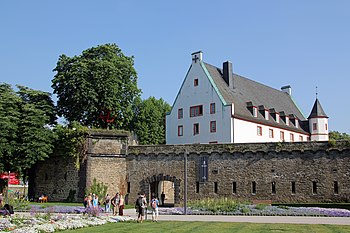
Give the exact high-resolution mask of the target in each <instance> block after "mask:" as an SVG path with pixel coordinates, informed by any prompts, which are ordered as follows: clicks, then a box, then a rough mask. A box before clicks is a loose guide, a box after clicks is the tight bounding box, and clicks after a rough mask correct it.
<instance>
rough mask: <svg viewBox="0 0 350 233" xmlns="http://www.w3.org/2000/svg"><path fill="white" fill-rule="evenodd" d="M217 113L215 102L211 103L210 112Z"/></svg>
mask: <svg viewBox="0 0 350 233" xmlns="http://www.w3.org/2000/svg"><path fill="white" fill-rule="evenodd" d="M214 113H215V103H211V104H210V114H214Z"/></svg>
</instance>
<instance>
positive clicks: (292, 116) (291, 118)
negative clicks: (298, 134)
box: [289, 114, 299, 128]
mask: <svg viewBox="0 0 350 233" xmlns="http://www.w3.org/2000/svg"><path fill="white" fill-rule="evenodd" d="M289 120H290V121H291V122H292V123H293V124H294V125H295V127H297V128H298V127H299V121H298V118H297V117H296V116H295V115H294V114H289Z"/></svg>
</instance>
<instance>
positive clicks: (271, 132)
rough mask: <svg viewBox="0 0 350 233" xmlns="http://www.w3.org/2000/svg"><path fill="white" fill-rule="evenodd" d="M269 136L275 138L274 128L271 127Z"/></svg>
mask: <svg viewBox="0 0 350 233" xmlns="http://www.w3.org/2000/svg"><path fill="white" fill-rule="evenodd" d="M269 137H270V138H274V135H273V129H269Z"/></svg>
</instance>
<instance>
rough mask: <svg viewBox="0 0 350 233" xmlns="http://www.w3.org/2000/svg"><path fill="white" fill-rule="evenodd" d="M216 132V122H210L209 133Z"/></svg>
mask: <svg viewBox="0 0 350 233" xmlns="http://www.w3.org/2000/svg"><path fill="white" fill-rule="evenodd" d="M215 132H216V121H211V122H210V133H215Z"/></svg>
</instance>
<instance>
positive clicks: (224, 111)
mask: <svg viewBox="0 0 350 233" xmlns="http://www.w3.org/2000/svg"><path fill="white" fill-rule="evenodd" d="M281 89H282V90H281V91H280V90H276V89H274V88H271V87H268V86H265V85H263V84H261V83H258V82H255V81H253V80H250V79H247V78H244V77H242V76H239V75H236V74H233V70H232V64H231V63H230V62H228V61H227V62H224V63H223V68H222V69H220V68H217V67H215V66H213V65H210V64H207V63H205V62H203V54H202V52H201V51H199V52H196V53H193V54H192V64H191V66H190V68H189V70H188V72H187V74H186V77H185V80H184V81H183V83H182V86H181V88H180V90H179V92H178V94H177V96H176V99H175V102H174V104H173V106H172V109H171V112H170V113H168V114H167V116H166V143H167V144H193V143H254V142H280V141H286V142H299V141H307V140H315V141H326V140H328V117H327V115H326V114H325V112H324V111H323V109H322V106H321V104H320V102H319V101H318V99H316V101H315V104H314V106H313V109H312V111H311V114H310V116H309V117H308V119H306V118H305V117H304V115H303V114H302V112H301V111H300V109H299V108H298V107H297V105H296V104H295V102H294V100H293V98H292V93H291V92H292V90H291V87H290V86H284V87H282V88H281Z"/></svg>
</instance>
